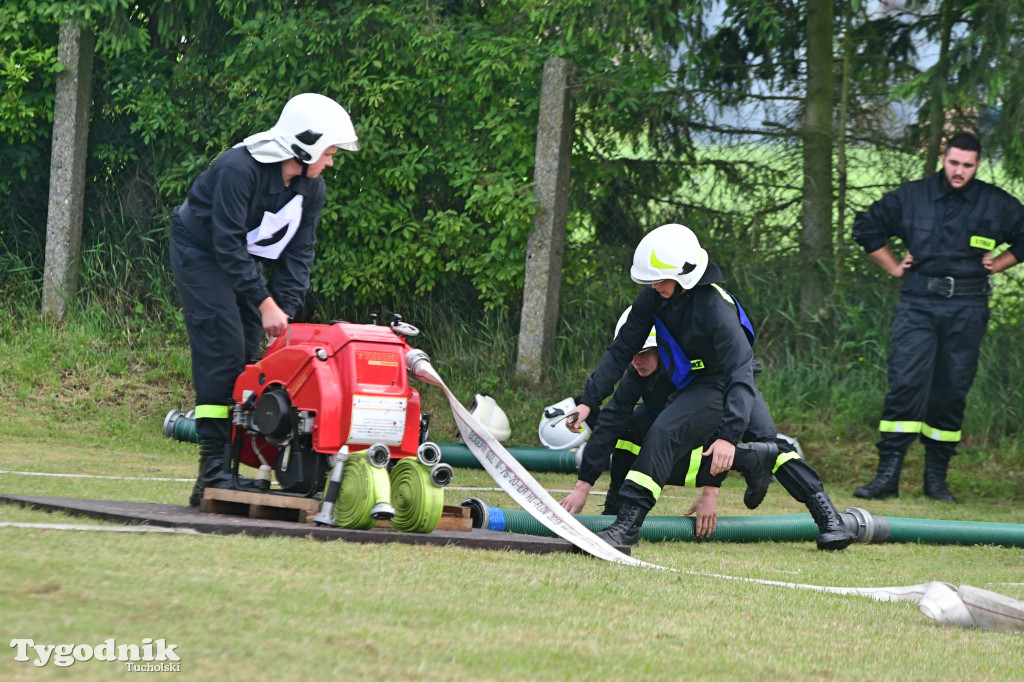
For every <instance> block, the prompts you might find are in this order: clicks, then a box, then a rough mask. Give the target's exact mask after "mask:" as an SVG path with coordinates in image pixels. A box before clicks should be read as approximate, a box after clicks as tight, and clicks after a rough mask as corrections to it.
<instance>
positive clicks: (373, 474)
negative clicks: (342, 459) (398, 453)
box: [334, 452, 391, 530]
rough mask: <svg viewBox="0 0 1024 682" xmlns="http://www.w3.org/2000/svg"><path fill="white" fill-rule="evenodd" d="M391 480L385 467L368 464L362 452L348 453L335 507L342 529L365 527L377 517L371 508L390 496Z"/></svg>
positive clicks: (335, 516) (371, 524)
mask: <svg viewBox="0 0 1024 682" xmlns="http://www.w3.org/2000/svg"><path fill="white" fill-rule="evenodd" d="M390 490H391V481H390V480H389V479H388V470H387V469H386V468H383V467H376V466H373V465H371V464H370V462H369V460H368V459H367V457H366V456H365V452H354V453H352V454H351V455H349V459H348V462H347V463H346V464H345V474H344V476H343V477H342V479H341V491H340V492H339V493H338V502H337V504H335V506H334V518H335V520H336V521H337V522H338V525H339V526H341V527H342V528H356V529H359V530H366V529H367V528H372V527H373V526H374V525H375V524H376V523H377V520H378V519H376V518H374V516H373V511H374V508H375V507H376V506H377V504H378V503H379V502H380V501H382V498H383V501H387V498H388V496H389V495H390Z"/></svg>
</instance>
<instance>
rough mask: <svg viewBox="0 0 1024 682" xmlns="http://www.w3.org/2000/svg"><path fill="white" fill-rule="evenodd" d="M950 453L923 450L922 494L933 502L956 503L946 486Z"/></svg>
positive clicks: (926, 448) (928, 449) (930, 449)
mask: <svg viewBox="0 0 1024 682" xmlns="http://www.w3.org/2000/svg"><path fill="white" fill-rule="evenodd" d="M950 457H952V453H948V452H943V451H942V450H937V449H932V448H928V447H925V450H924V494H925V496H926V497H930V498H932V499H933V500H940V501H942V502H952V503H955V502H956V498H955V497H953V493H951V492H950V491H949V488H948V487H947V486H946V472H947V471H948V470H949V459H950Z"/></svg>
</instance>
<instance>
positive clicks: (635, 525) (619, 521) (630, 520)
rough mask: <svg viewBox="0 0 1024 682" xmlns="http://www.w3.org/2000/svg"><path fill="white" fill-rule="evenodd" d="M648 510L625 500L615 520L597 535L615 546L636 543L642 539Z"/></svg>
mask: <svg viewBox="0 0 1024 682" xmlns="http://www.w3.org/2000/svg"><path fill="white" fill-rule="evenodd" d="M647 511H648V510H646V509H643V508H642V507H639V506H638V505H636V504H633V503H632V502H623V503H622V506H621V507H619V514H618V516H617V517H616V519H615V521H613V522H612V525H610V526H608V527H607V528H605V529H604V530H603V531H601V532H600V533H598V534H597V537H599V538H601V539H602V540H604V541H605V542H607V543H608V544H609V545H611V546H613V547H616V546H619V545H627V546H629V545H635V544H636V543H637V541H638V540H639V539H640V526H641V525H643V522H644V518H645V517H646V516H647Z"/></svg>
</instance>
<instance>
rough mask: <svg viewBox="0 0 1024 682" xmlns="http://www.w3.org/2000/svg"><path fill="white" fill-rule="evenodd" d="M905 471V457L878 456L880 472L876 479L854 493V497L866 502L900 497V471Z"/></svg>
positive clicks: (876, 474)
mask: <svg viewBox="0 0 1024 682" xmlns="http://www.w3.org/2000/svg"><path fill="white" fill-rule="evenodd" d="M902 469H903V455H883V454H879V456H878V471H877V473H875V477H874V479H872V481H871V482H870V483H868V484H867V485H865V486H861V487H860V488H857V489H856V490H854V491H853V496H854V497H860V498H863V499H865V500H884V499H885V498H887V497H899V496H900V471H901V470H902Z"/></svg>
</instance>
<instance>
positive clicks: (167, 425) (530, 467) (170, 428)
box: [163, 410, 579, 474]
mask: <svg viewBox="0 0 1024 682" xmlns="http://www.w3.org/2000/svg"><path fill="white" fill-rule="evenodd" d="M163 434H164V436H166V437H167V438H174V439H175V440H180V441H185V442H188V443H198V442H199V436H198V435H197V434H196V420H195V419H194V418H192V417H189V416H188V415H186V414H184V413H182V411H181V410H171V411H170V412H168V413H167V417H165V418H164V427H163ZM437 445H438V447H440V449H441V461H442V462H444V463H446V464H448V465H450V466H453V467H456V468H460V469H482V468H483V466H482V465H481V464H480V462H479V461H478V460H477V458H476V457H475V456H473V453H472V452H470V451H469V448H468V447H466V446H465V445H462V444H461V443H437ZM506 449H507V450H508V451H509V454H511V455H512V456H513V457H515V458H516V460H518V461H519V463H520V464H522V465H523V466H524V467H525V468H526V470H527V471H534V472H555V473H563V474H572V473H576V471H577V469H578V468H579V466H578V462H577V457H576V455H577V448H571V449H568V450H550V449H548V448H541V447H509V448H506Z"/></svg>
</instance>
